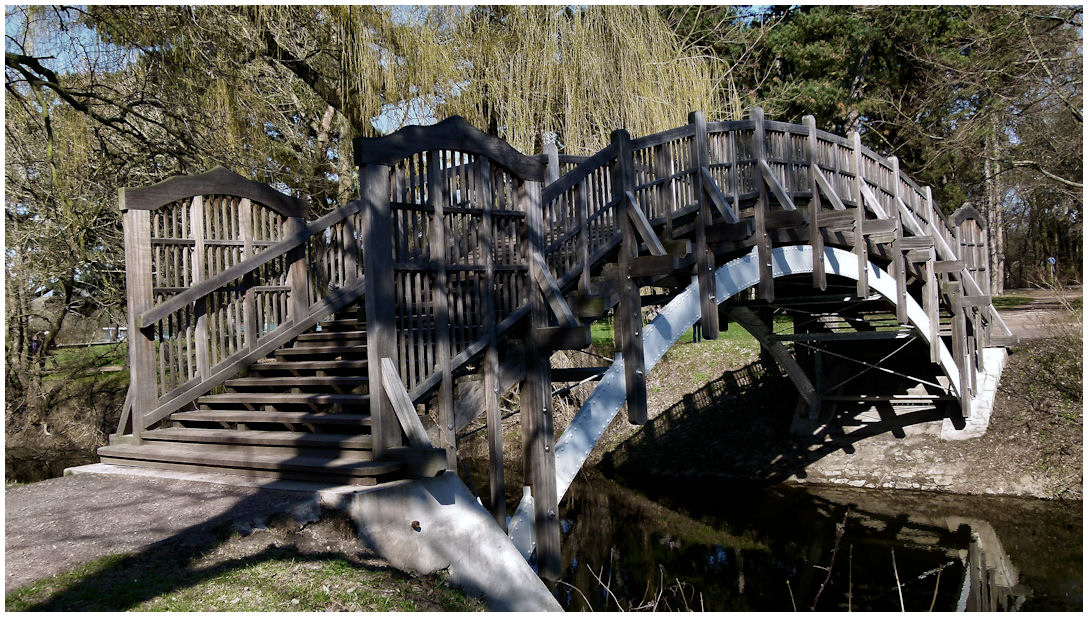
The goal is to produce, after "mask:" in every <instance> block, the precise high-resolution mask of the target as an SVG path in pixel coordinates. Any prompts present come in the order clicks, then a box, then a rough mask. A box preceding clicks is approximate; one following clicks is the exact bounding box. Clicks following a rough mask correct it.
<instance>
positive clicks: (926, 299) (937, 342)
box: [922, 248, 941, 364]
mask: <svg viewBox="0 0 1088 617" xmlns="http://www.w3.org/2000/svg"><path fill="white" fill-rule="evenodd" d="M936 268H937V249H936V248H932V249H930V250H929V259H927V260H926V282H925V287H924V289H923V293H924V294H925V295H924V296H923V307H922V308H923V309H925V312H926V317H928V318H929V338H930V345H929V360H930V362H932V363H934V364H938V363H940V361H941V316H940V313H939V308H940V306H939V298H940V296H939V295H938V288H937V269H936Z"/></svg>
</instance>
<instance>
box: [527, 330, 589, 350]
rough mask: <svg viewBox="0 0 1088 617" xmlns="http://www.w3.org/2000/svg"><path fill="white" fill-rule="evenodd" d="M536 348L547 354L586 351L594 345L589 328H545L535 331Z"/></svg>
mask: <svg viewBox="0 0 1088 617" xmlns="http://www.w3.org/2000/svg"><path fill="white" fill-rule="evenodd" d="M533 336H534V337H535V340H536V346H537V347H539V348H540V349H541V350H544V352H546V353H550V352H552V351H556V350H559V349H585V348H586V347H589V346H590V345H592V344H593V335H592V334H591V333H590V329H589V326H582V325H576V326H544V327H541V328H536V329H534V330H533Z"/></svg>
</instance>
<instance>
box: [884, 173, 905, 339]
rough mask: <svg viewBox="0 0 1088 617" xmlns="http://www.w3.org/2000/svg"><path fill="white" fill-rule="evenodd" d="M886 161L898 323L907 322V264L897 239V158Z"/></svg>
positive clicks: (899, 232)
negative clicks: (889, 171) (889, 178)
mask: <svg viewBox="0 0 1088 617" xmlns="http://www.w3.org/2000/svg"><path fill="white" fill-rule="evenodd" d="M888 162H889V163H891V165H892V187H894V188H893V189H892V190H893V192H894V199H892V207H891V208H890V211H889V212H888V215H889V216H891V218H892V220H893V221H895V240H893V241H892V271H893V272H894V273H895V294H896V300H895V319H896V321H898V322H899V323H900V325H905V324H906V323H907V321H908V320H907V264H906V260H905V259H903V249H902V248H900V242H899V240H900V239H902V237H903V218H902V216H901V215H900V214H899V202H900V201H902V193H901V189H900V180H899V158H898V157H895V156H889V157H888Z"/></svg>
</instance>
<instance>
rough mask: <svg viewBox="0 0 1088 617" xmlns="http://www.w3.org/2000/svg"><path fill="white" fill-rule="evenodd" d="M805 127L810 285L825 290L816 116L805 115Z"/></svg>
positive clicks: (825, 275) (825, 276)
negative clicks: (810, 253) (808, 197)
mask: <svg viewBox="0 0 1088 617" xmlns="http://www.w3.org/2000/svg"><path fill="white" fill-rule="evenodd" d="M804 122H805V128H806V129H807V130H808V138H807V139H806V141H805V154H806V155H807V157H808V186H809V190H810V191H812V197H811V198H810V199H809V202H808V242H809V245H810V246H811V247H812V286H813V287H818V288H819V289H820V290H821V291H827V273H826V272H825V269H824V235H823V233H822V232H821V231H820V210H821V206H822V203H821V202H820V187H819V186H818V185H817V183H816V166H817V165H819V163H818V162H817V161H818V158H817V146H818V145H819V144H818V143H817V141H816V118H815V117H813V116H805V118H804Z"/></svg>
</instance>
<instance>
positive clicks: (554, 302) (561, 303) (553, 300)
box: [533, 254, 581, 327]
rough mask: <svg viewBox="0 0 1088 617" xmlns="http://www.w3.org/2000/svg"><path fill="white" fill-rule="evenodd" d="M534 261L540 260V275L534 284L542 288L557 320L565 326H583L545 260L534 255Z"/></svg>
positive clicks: (538, 270) (536, 277)
mask: <svg viewBox="0 0 1088 617" xmlns="http://www.w3.org/2000/svg"><path fill="white" fill-rule="evenodd" d="M534 259H537V260H538V265H539V268H537V272H538V274H537V275H535V276H534V277H533V279H534V282H535V283H536V285H537V287H538V288H540V293H542V294H544V299H545V300H546V301H547V302H548V307H549V308H550V309H551V310H552V313H553V314H554V315H555V317H556V319H558V320H559V323H560V324H561V325H564V326H572V327H573V326H578V325H581V324H579V322H578V318H577V317H575V316H574V311H572V310H570V305H568V304H567V301H566V299H564V298H563V292H562V291H561V290H560V289H559V284H558V283H556V282H555V278H553V277H552V272H551V270H550V269H548V264H547V263H545V261H544V258H543V257H541V256H540V255H539V254H537V255H534Z"/></svg>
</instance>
